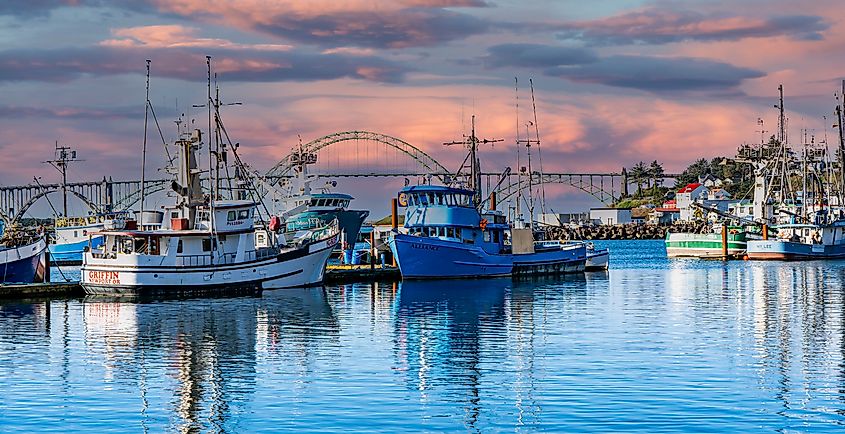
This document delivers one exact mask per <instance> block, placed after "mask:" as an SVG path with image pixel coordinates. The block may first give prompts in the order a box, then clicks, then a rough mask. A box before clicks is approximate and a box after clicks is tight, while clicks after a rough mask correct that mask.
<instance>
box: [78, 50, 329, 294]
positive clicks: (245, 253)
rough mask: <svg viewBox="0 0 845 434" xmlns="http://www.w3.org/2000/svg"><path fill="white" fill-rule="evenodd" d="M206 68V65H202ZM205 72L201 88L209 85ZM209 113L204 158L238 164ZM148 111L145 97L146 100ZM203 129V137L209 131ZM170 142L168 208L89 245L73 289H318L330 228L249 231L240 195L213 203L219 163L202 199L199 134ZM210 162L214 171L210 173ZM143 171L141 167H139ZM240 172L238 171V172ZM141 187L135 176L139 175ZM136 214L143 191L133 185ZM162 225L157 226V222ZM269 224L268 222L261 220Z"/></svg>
mask: <svg viewBox="0 0 845 434" xmlns="http://www.w3.org/2000/svg"><path fill="white" fill-rule="evenodd" d="M209 61H210V59H209ZM210 70H211V68H210V64H209V82H210ZM210 95H211V91H210V89H209V100H208V106H209V111H210V113H209V119H211V118H212V116H211V110H212V107H213V108H214V119H215V127H214V128H215V132H216V133H217V134H215V135H214V136H213V137H216V138H217V139H216V140H209V143H208V144H206V147H207V148H209V149H208V150H209V151H211V152H210V154H211V155H212V156H214V155H216V156H220V155H223V154H224V153H226V152H229V150H230V151H231V152H232V153H233V155H234V158H235V161H236V162H240V158H239V157H238V155H237V152H236V147H235V146H233V145H232V144H231V143H229V146H228V148H229V150H227V149H226V148H227V146H226V144H224V143H221V141H220V139H219V138H220V137H221V134H219V132H220V131H221V130H223V126H222V124H221V123H220V119H219V111H218V109H219V106H220V104H219V98H216V99H214V100H212V99H211V96H210ZM147 102H148V104H149V97H148V98H147ZM211 128H212V127H211V126H209V129H210V130H211ZM179 137H180V138H179V140H177V141H176V143H175V147H176V148H177V155H178V159H177V161H178V162H177V164H176V167H173V169H174V170H173V171H172V172H173V173H174V174H175V179H174V180H173V182H172V183H171V189H172V191H173V192H174V193H175V195H176V203H175V204H174V205H172V206H167V207H163V211H143V212H140V213H138V216H139V220H137V221H136V220H129V221H126V222H125V225H124V226H123V227H122V228H117V227H115V228H114V229H110V230H103V231H100V232H98V233H96V234H90V235H89V236H90V237H91V238H93V237H94V236H102V237H103V244H102V245H101V246H100V247H95V246H94V245H89V247H88V248H87V249H86V250H87V251H86V252H85V253H84V255H83V264H82V269H81V271H82V273H81V274H82V276H81V284H82V287H83V288H84V289H85V292H86V293H88V294H111V295H122V294H126V295H181V294H207V293H216V292H221V291H225V292H228V293H231V292H236V291H237V292H240V291H255V290H260V289H263V288H282V287H297V286H308V285H313V284H318V283H320V282H322V280H323V275H324V272H325V267H326V262H327V260H328V257H329V255H330V254H331V251H332V249H333V248H334V247H335V245H336V244H337V242H338V226H337V222H336V221H333V222H332V223H331V224H329V225H326V226H323V227H320V228H315V229H313V230H310V231H306V232H304V233H302V234H299V236H298V237H297V238H295V239H288V238H285V236H284V235H283V233H282V230H283V223H282V222H281V221H280V219H279V218H278V217H272V218H269V224H268V225H266V226H265V225H258V226H257V225H256V222H257V221H259V220H260V215H259V212H258V208H257V206H256V203H255V202H254V201H252V200H244V199H243V197H244V196H246V194H243V193H245V192H243V191H237V192H232V195H233V196H235V197H237V196H241V198H240V199H239V200H234V199H225V200H224V199H221V197H222V196H223V194H224V193H221V187H220V178H219V177H215V176H214V175H215V173H219V172H220V169H221V168H220V164H221V162H225V161H226V158H225V157H220V158H209V170H208V171H207V173H208V174H209V177H208V178H206V179H207V181H208V184H207V185H208V186H209V189H208V192H207V193H206V194H204V192H203V190H202V186H201V180H200V174H201V173H202V172H203V171H202V170H200V169H199V167H198V165H197V157H196V153H197V151H198V150H199V149H200V148H201V147H202V145H203V142H202V133H201V131H200V130H193V132H192V133H191V134H190V136H188V135H187V134H181V133H180V136H179ZM212 161H216V165H212ZM142 166H143V163H142ZM242 169H243V168H242V167H239V170H240V171H241V172H245V171H244V170H242ZM142 180H143V170H142ZM141 188H142V190H141V209H144V205H143V204H144V192H143V188H144V184H143V181H142V185H141ZM165 216H166V217H167V218H164V217H165ZM268 217H269V216H268Z"/></svg>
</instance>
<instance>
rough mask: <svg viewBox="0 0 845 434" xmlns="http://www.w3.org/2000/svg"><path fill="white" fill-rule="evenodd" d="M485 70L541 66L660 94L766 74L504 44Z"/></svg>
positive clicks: (688, 61) (492, 52)
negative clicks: (489, 68)
mask: <svg viewBox="0 0 845 434" xmlns="http://www.w3.org/2000/svg"><path fill="white" fill-rule="evenodd" d="M483 60H484V62H485V64H486V65H488V66H490V67H499V68H501V67H517V68H542V69H543V73H544V74H545V75H548V76H552V77H561V78H565V79H567V80H570V81H574V82H580V83H596V84H604V85H608V86H615V87H626V88H632V89H640V90H646V91H650V92H663V91H695V90H726V89H727V90H729V89H733V88H735V87H736V86H738V85H739V84H741V83H742V81H743V80H746V79H750V78H759V77H763V76H764V75H765V74H764V73H763V72H761V71H757V70H754V69H749V68H741V67H737V66H734V65H731V64H728V63H723V62H717V61H713V60H708V59H701V58H692V57H655V56H640V55H615V56H607V57H600V56H598V55H596V54H595V53H594V52H592V51H590V50H587V49H584V48H570V47H561V46H551V45H541V44H503V45H496V46H493V47H490V48H488V55H487V56H486V57H484V58H483Z"/></svg>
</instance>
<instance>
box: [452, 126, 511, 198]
mask: <svg viewBox="0 0 845 434" xmlns="http://www.w3.org/2000/svg"><path fill="white" fill-rule="evenodd" d="M502 141H504V139H479V138H478V137H476V135H475V115H472V130H471V132H470V135H469V137H466V136H465V139H464V140H463V141H453V142H445V143H443V144H444V145H445V146H451V145H467V146H468V147H469V155H467V159H468V160H469V170H470V172H469V188H470V189H471V190H472V191H473V192H475V194H474V195H473V199H472V202H473V205H475V207H476V208H478V207H479V206H480V205H481V161H480V160H479V159H478V145H479V144H481V143H495V142H502ZM464 161H466V160H464ZM461 169H463V166H461ZM461 169H458V172H460V171H461Z"/></svg>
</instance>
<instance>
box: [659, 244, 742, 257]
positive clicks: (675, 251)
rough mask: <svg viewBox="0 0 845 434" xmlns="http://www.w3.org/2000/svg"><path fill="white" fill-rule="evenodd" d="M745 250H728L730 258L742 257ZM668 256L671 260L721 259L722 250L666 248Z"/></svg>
mask: <svg viewBox="0 0 845 434" xmlns="http://www.w3.org/2000/svg"><path fill="white" fill-rule="evenodd" d="M743 253H745V249H728V255H729V256H740V255H742V254H743ZM666 256H668V257H670V258H707V257H721V256H723V254H722V248H721V247H719V248H707V247H666Z"/></svg>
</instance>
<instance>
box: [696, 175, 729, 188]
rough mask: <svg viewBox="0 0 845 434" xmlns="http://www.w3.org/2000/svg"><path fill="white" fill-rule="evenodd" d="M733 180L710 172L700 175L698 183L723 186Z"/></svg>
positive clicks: (709, 186) (717, 186) (712, 186)
mask: <svg viewBox="0 0 845 434" xmlns="http://www.w3.org/2000/svg"><path fill="white" fill-rule="evenodd" d="M732 182H733V181H732V180H730V179H722V178H719V177H717V176H714V175H713V174H712V173H708V174H706V175H704V176H699V177H698V183H699V184H701V185H703V186H705V187H707V188H714V187H715V188H722V187H724V186H725V185H727V184H730V183H732Z"/></svg>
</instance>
